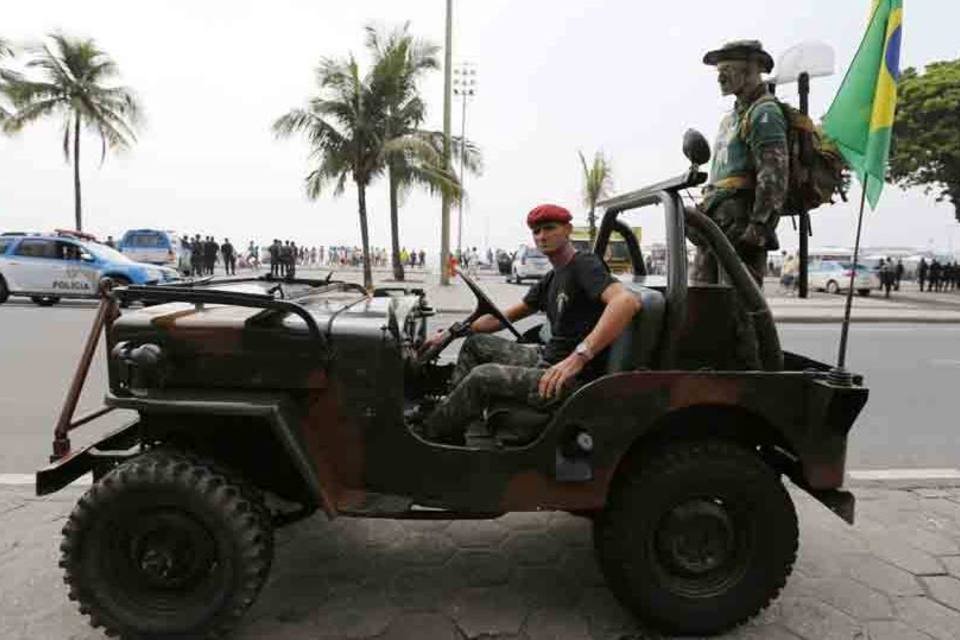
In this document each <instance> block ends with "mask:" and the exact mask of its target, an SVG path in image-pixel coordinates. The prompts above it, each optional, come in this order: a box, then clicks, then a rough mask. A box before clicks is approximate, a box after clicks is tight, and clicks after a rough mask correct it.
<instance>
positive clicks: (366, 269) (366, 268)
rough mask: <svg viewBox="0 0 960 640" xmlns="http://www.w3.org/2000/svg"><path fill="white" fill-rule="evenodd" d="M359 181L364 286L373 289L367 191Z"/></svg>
mask: <svg viewBox="0 0 960 640" xmlns="http://www.w3.org/2000/svg"><path fill="white" fill-rule="evenodd" d="M366 189H367V188H366V186H364V185H362V184H360V183H359V182H358V183H357V204H358V207H359V212H360V242H361V243H362V245H363V288H364V289H366V290H367V291H373V272H372V271H371V270H370V237H369V234H368V233H367V191H366Z"/></svg>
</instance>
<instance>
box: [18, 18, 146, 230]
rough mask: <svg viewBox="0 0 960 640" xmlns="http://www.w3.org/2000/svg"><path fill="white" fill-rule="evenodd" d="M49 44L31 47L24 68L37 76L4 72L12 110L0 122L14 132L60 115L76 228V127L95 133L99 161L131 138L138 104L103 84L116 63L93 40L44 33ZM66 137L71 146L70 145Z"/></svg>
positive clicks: (78, 212)
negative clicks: (71, 180)
mask: <svg viewBox="0 0 960 640" xmlns="http://www.w3.org/2000/svg"><path fill="white" fill-rule="evenodd" d="M50 39H51V40H52V43H53V48H52V49H51V47H50V46H48V45H46V44H44V45H39V46H36V47H33V48H32V49H31V53H32V55H33V57H32V58H31V59H30V60H29V61H28V62H27V65H26V66H27V69H28V71H29V70H31V69H32V70H35V71H36V72H37V75H38V77H39V79H38V80H33V79H30V78H29V77H27V76H23V75H20V74H7V78H8V85H7V87H6V93H7V94H8V95H9V96H10V98H11V100H12V101H13V104H14V106H15V107H16V109H17V110H16V112H14V113H13V114H11V115H10V117H9V118H8V119H7V120H6V122H5V123H4V130H6V131H8V132H12V131H19V130H21V129H22V128H23V127H24V126H26V125H27V124H30V123H31V122H35V121H37V120H40V119H41V118H44V117H45V116H49V115H54V116H59V117H61V118H63V154H64V157H65V159H66V160H68V161H69V160H70V157H71V150H72V155H73V187H74V205H75V214H76V227H77V231H80V230H81V229H82V217H81V207H80V129H81V128H82V127H86V128H87V129H88V130H91V131H93V132H94V133H96V134H97V135H99V136H100V146H101V151H100V163H101V164H103V161H104V159H105V158H106V154H107V148H110V149H115V150H119V149H125V148H128V147H129V146H130V145H131V144H132V142H134V141H136V134H135V133H134V126H135V125H136V124H137V123H138V121H139V118H140V106H139V104H138V103H137V100H136V99H135V98H134V95H133V92H132V91H131V90H130V89H128V88H126V87H122V86H107V84H106V83H108V82H109V81H110V80H112V79H113V78H115V77H116V76H117V75H118V69H117V65H116V63H115V62H114V61H113V60H111V59H110V58H109V57H108V56H107V54H106V53H105V52H104V51H102V50H101V49H99V48H98V47H97V45H96V44H95V43H94V41H93V40H90V39H87V40H80V39H76V38H70V37H68V36H65V35H63V34H59V33H58V34H53V35H51V36H50ZM71 138H72V147H71Z"/></svg>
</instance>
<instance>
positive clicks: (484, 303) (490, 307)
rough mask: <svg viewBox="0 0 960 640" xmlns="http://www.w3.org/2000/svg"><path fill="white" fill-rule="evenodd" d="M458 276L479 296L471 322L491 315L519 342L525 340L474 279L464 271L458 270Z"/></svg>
mask: <svg viewBox="0 0 960 640" xmlns="http://www.w3.org/2000/svg"><path fill="white" fill-rule="evenodd" d="M457 274H458V275H459V276H460V277H461V278H463V281H464V282H465V283H466V284H467V286H468V287H470V291H472V292H473V295H475V296H477V308H476V309H475V310H474V311H473V314H472V315H471V316H470V318H471V320H470V322H473V320H476V319H477V318H479V317H480V316H482V315H484V314H487V313H489V314H490V315H492V316H493V317H494V318H496V319H497V320H499V321H500V324H502V325H503V326H504V327H505V328H507V329H509V331H510V333H512V334H513V335H514V337H516V339H517V340H520V339H522V338H523V336H521V335H520V332H519V331H517V328H516V327H515V326H513V323H512V322H510V321H509V320H508V319H507V316H505V315H504V313H503V311H500V308H499V307H498V306H497V305H495V304H494V303H493V300H491V299H490V296H488V295H487V294H486V293H484V291H483V289H481V288H480V285H478V284H477V283H476V282H474V281H473V278H471V277H470V276H468V275H467V274H465V273H464V272H463V271H460V270H459V269H457Z"/></svg>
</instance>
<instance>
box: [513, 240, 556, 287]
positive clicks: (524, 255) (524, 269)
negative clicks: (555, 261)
mask: <svg viewBox="0 0 960 640" xmlns="http://www.w3.org/2000/svg"><path fill="white" fill-rule="evenodd" d="M552 268H553V267H551V266H550V259H549V258H547V256H545V255H543V253H542V252H541V251H540V250H539V249H537V248H536V247H530V246H527V245H525V244H522V245H520V248H519V249H517V252H516V253H515V254H513V264H512V265H511V266H510V274H509V275H508V276H507V282H516V283H517V284H520V283H521V282H522V281H524V280H527V279H533V280H539V279H540V278H542V277H543V276H545V275H547V273H548V272H549V271H550V269H552Z"/></svg>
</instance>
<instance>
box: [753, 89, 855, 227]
mask: <svg viewBox="0 0 960 640" xmlns="http://www.w3.org/2000/svg"><path fill="white" fill-rule="evenodd" d="M768 100H773V101H774V102H776V103H777V105H778V106H779V107H780V110H781V111H783V117H784V118H785V119H786V121H787V155H788V157H789V161H790V176H789V178H788V181H787V200H786V203H785V205H784V213H785V214H786V215H794V214H797V213H800V211H813V210H814V209H816V208H817V207H819V206H820V205H822V204H833V196H834V194H837V195H839V196H840V198H841V199H842V200H843V201H846V199H847V197H846V189H845V179H844V170H845V169H846V166H847V165H846V162H844V160H843V156H842V155H840V151H839V150H838V149H837V147H836V145H834V144H833V142H832V141H831V140H830V139H829V138H827V137H826V136H825V135H824V134H823V132H822V131H821V130H820V127H818V126H817V125H816V124H814V122H813V120H811V119H810V116H807V115H804V114H803V113H802V112H801V111H800V110H799V109H796V108H794V107H793V106H791V105H789V104H787V103H786V102H782V101H780V100H778V99H777V98H775V97H774V96H767V97H764V98H761V99H759V100H757V101H756V102H754V103H753V104H752V105H751V106H750V109H748V110H747V113H746V115H745V116H744V118H743V124H742V125H741V127H742V128H741V131H740V133H741V136H742V137H743V139H744V140H746V136H747V133H749V127H750V118H751V116H752V112H753V109H755V108H756V106H757V105H759V104H761V103H763V102H766V101H768Z"/></svg>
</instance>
